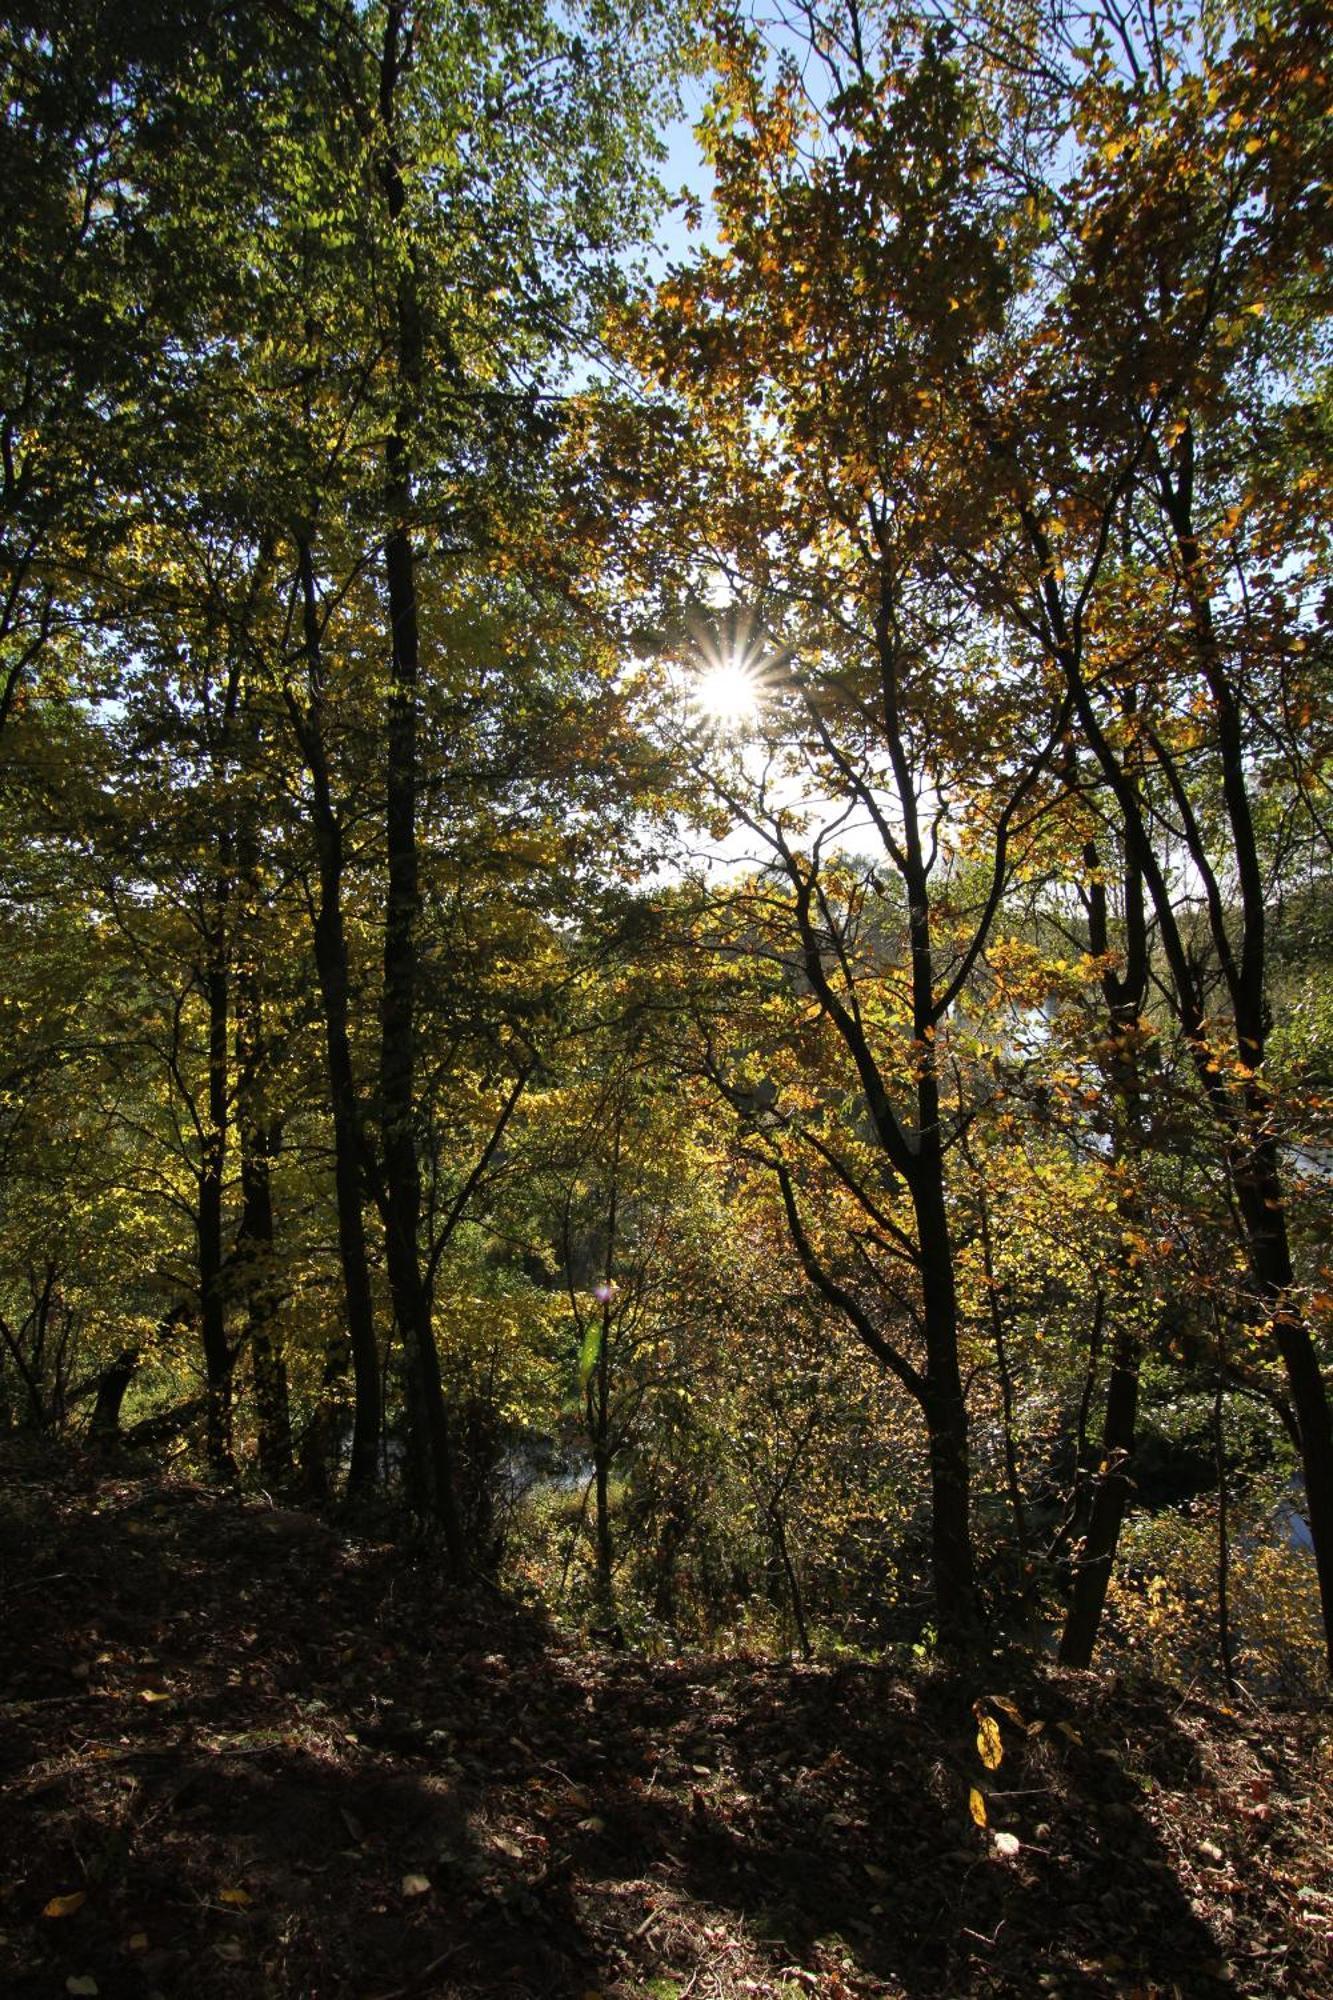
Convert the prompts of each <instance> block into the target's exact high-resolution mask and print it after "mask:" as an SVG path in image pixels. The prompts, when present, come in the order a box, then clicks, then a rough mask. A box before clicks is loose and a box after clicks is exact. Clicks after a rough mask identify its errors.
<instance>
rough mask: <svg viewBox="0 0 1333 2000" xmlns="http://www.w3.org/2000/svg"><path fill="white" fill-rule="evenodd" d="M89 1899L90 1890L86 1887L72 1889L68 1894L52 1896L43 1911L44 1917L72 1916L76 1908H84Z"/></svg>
mask: <svg viewBox="0 0 1333 2000" xmlns="http://www.w3.org/2000/svg"><path fill="white" fill-rule="evenodd" d="M87 1900H88V1891H87V1890H86V1889H75V1890H72V1891H71V1893H70V1894H69V1895H68V1896H52V1898H51V1900H50V1902H49V1903H48V1904H47V1906H46V1908H45V1909H44V1910H43V1911H42V1915H43V1916H44V1917H72V1916H73V1915H74V1912H75V1911H76V1910H81V1909H82V1908H83V1906H84V1904H85V1903H86V1902H87Z"/></svg>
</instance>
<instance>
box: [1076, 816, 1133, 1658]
mask: <svg viewBox="0 0 1333 2000" xmlns="http://www.w3.org/2000/svg"><path fill="white" fill-rule="evenodd" d="M1084 861H1085V863H1086V866H1087V874H1088V887H1087V889H1086V891H1085V900H1086V907H1087V911H1088V947H1089V950H1090V952H1091V953H1092V956H1093V957H1094V958H1099V959H1101V960H1102V961H1103V962H1104V963H1106V970H1105V971H1104V972H1103V974H1102V994H1103V997H1104V999H1105V1002H1106V1014H1107V1025H1108V1029H1109V1033H1108V1036H1107V1048H1108V1055H1107V1058H1106V1063H1105V1068H1106V1072H1107V1074H1106V1083H1107V1088H1108V1090H1109V1091H1110V1095H1111V1100H1112V1103H1113V1104H1114V1106H1115V1116H1116V1124H1117V1133H1116V1151H1117V1153H1118V1154H1121V1155H1122V1156H1123V1155H1124V1154H1128V1155H1130V1156H1131V1157H1132V1158H1134V1159H1135V1160H1137V1158H1138V1156H1139V1155H1140V1154H1141V1152H1142V1149H1143V1134H1144V1085H1145V1077H1144V1074H1143V1063H1142V1051H1141V1048H1140V1044H1139V1023H1140V1018H1141V1015H1142V1011H1143V1005H1144V1002H1145V1000H1146V999H1147V994H1148V973H1149V947H1148V925H1147V911H1146V907H1145V903H1144V885H1143V874H1142V870H1141V869H1140V868H1139V867H1138V866H1137V864H1136V863H1135V861H1134V860H1133V858H1132V856H1130V857H1126V860H1125V864H1124V871H1123V887H1124V906H1125V945H1124V970H1123V972H1122V973H1121V972H1117V971H1115V970H1114V969H1113V968H1112V966H1111V965H1110V963H1109V960H1110V956H1111V935H1110V920H1109V911H1108V903H1107V895H1106V886H1105V882H1106V878H1105V872H1104V870H1103V867H1102V861H1101V855H1100V854H1099V852H1098V849H1097V847H1096V844H1095V843H1094V842H1092V841H1089V842H1088V844H1087V846H1086V847H1085V849H1084ZM1117 1207H1118V1210H1119V1213H1120V1217H1121V1220H1122V1221H1123V1222H1124V1224H1125V1225H1126V1226H1127V1227H1128V1226H1132V1225H1133V1224H1135V1223H1136V1222H1138V1221H1139V1220H1140V1219H1141V1218H1140V1217H1139V1214H1138V1208H1137V1204H1136V1202H1135V1201H1134V1200H1133V1199H1132V1198H1131V1197H1129V1196H1128V1195H1125V1194H1122V1195H1121V1197H1120V1199H1119V1201H1118V1203H1117ZM1138 1289H1140V1288H1137V1287H1136V1291H1137V1290H1138ZM1137 1304H1138V1299H1137V1297H1136V1298H1135V1300H1134V1301H1133V1302H1132V1303H1131V1305H1130V1311H1131V1312H1132V1310H1133V1307H1134V1306H1135V1305H1137ZM1142 1352H1143V1350H1142V1343H1141V1341H1140V1339H1139V1337H1138V1335H1137V1334H1136V1333H1135V1331H1134V1330H1133V1325H1132V1321H1130V1320H1129V1319H1128V1318H1127V1317H1126V1314H1125V1312H1124V1310H1123V1309H1122V1311H1121V1312H1120V1313H1119V1314H1117V1322H1116V1329H1115V1333H1114V1335H1113V1336H1112V1342H1111V1371H1110V1375H1109V1376H1108V1378H1107V1384H1106V1413H1105V1417H1104V1419H1103V1423H1102V1453H1101V1462H1100V1466H1099V1468H1098V1470H1097V1471H1096V1473H1095V1474H1094V1475H1093V1478H1092V1481H1091V1487H1090V1495H1091V1497H1090V1504H1089V1506H1088V1509H1087V1517H1086V1521H1085V1522H1084V1524H1083V1533H1082V1536H1081V1541H1080V1546H1079V1548H1078V1550H1077V1553H1076V1556H1075V1560H1074V1570H1073V1584H1072V1591H1071V1595H1070V1601H1069V1607H1068V1610H1067V1611H1066V1613H1065V1623H1064V1630H1063V1631H1062V1633H1061V1635H1060V1647H1059V1659H1060V1663H1061V1665H1062V1666H1066V1667H1087V1666H1090V1665H1091V1663H1092V1655H1093V1649H1094V1647H1095V1646H1096V1643H1097V1634H1098V1632H1099V1631H1100V1629H1101V1622H1102V1613H1103V1611H1104V1610H1105V1608H1106V1593H1107V1591H1108V1589H1109V1588H1110V1583H1111V1573H1112V1570H1113V1569H1114V1567H1115V1556H1116V1550H1117V1548H1118V1547H1119V1545H1120V1530H1121V1527H1122V1525H1123V1523H1124V1518H1125V1511H1126V1509H1127V1507H1128V1506H1129V1503H1130V1499H1131V1496H1132V1494H1133V1490H1134V1478H1133V1461H1134V1441H1135V1431H1136V1426H1137V1421H1138V1403H1139V1367H1140V1363H1141V1361H1142Z"/></svg>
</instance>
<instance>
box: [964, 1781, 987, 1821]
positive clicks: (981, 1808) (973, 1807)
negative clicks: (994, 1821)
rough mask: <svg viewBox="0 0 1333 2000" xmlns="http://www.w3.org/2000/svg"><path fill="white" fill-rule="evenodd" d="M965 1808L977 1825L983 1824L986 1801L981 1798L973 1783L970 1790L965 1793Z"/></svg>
mask: <svg viewBox="0 0 1333 2000" xmlns="http://www.w3.org/2000/svg"><path fill="white" fill-rule="evenodd" d="M967 1809H968V1811H969V1812H970V1813H971V1815H972V1817H973V1819H974V1820H975V1821H976V1823H977V1825H978V1826H985V1824H986V1801H985V1800H984V1799H983V1798H982V1796H981V1793H980V1792H979V1791H978V1790H977V1788H976V1786H975V1785H973V1787H972V1789H971V1791H970V1792H969V1793H968V1795H967Z"/></svg>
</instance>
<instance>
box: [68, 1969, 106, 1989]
mask: <svg viewBox="0 0 1333 2000" xmlns="http://www.w3.org/2000/svg"><path fill="white" fill-rule="evenodd" d="M65 1991H66V1993H96V1992H97V1991H98V1985H97V1981H96V1980H95V1979H94V1978H93V1976H92V1974H91V1972H80V1973H74V1972H72V1973H71V1974H70V1976H69V1978H68V1979H67V1980H66V1981H65Z"/></svg>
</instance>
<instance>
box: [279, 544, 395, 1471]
mask: <svg viewBox="0 0 1333 2000" xmlns="http://www.w3.org/2000/svg"><path fill="white" fill-rule="evenodd" d="M297 561H298V567H299V577H300V588H301V613H302V632H303V644H304V651H305V666H306V701H305V703H304V704H302V703H301V702H299V701H298V700H297V699H296V697H295V696H294V694H292V693H291V691H290V690H288V691H287V696H286V700H287V709H288V714H289V715H290V717H291V721H292V726H293V729H294V731H295V734H296V738H297V741H298V743H299V744H300V747H301V754H302V757H303V758H304V761H305V766H306V770H307V771H308V772H309V774H310V787H311V825H312V829H313V832H314V836H315V853H316V857H317V862H318V868H319V896H318V902H317V904H316V908H315V920H314V947H315V973H316V977H317V978H318V981H319V994H320V1005H321V1010H322V1013H323V1026H324V1061H325V1068H326V1072H327V1076H328V1087H329V1112H330V1116H331V1118H332V1121H333V1181H334V1199H335V1204H336V1207H337V1214H338V1258H339V1263H340V1266H341V1269H342V1280H343V1310H344V1314H345V1316H346V1327H347V1336H346V1341H345V1342H344V1341H341V1340H339V1341H335V1342H334V1343H333V1346H332V1348H331V1350H330V1357H329V1366H328V1367H326V1369H325V1383H324V1388H325V1403H326V1404H327V1400H328V1394H329V1391H330V1390H331V1388H332V1387H333V1386H334V1385H335V1384H336V1383H338V1382H340V1381H341V1380H342V1378H343V1377H344V1375H345V1374H346V1367H347V1356H346V1349H347V1348H349V1347H350V1350H351V1360H352V1371H353V1378H354V1384H355V1405H354V1410H353V1417H352V1458H351V1465H350V1468H349V1470H348V1478H347V1494H348V1498H349V1499H351V1500H357V1499H360V1498H363V1497H364V1496H365V1495H366V1494H367V1493H369V1492H371V1491H373V1489H374V1487H375V1484H376V1480H377V1476H378V1469H379V1438H380V1427H381V1422H382V1410H383V1401H382V1398H383V1386H382V1382H381V1377H380V1362H379V1349H378V1344H377V1342H376V1339H375V1310H374V1301H373V1297H372V1294H371V1288H370V1261H369V1257H368V1255H367V1252H366V1228H365V1215H364V1209H363V1202H364V1197H365V1143H364V1134H363V1129H362V1119H361V1111H360V1104H359V1102H358V1097H357V1089H356V1077H355V1072H354V1070H353V1067H352V1043H351V1034H350V1025H349V1024H350V1019H351V973H350V969H349V964H348V955H347V931H346V926H345V924H344V921H343V907H342V895H343V875H344V872H345V853H344V843H343V829H342V821H341V819H340V817H339V814H338V810H337V808H336V806H335V805H334V802H333V789H332V785H331V782H330V777H329V765H328V755H327V752H326V749H325V743H324V726H323V711H324V663H323V635H322V630H321V624H320V615H319V601H318V595H317V592H316V586H315V566H314V554H313V551H312V548H311V544H310V541H309V538H308V537H306V536H299V537H298V538H297ZM328 1429H329V1422H328V1413H327V1410H322V1411H320V1412H317V1413H316V1417H315V1419H314V1422H313V1424H312V1431H313V1433H314V1435H313V1436H312V1438H311V1439H310V1440H309V1443H310V1451H309V1453H308V1454H307V1456H308V1457H309V1459H310V1463H311V1466H312V1467H313V1465H314V1462H315V1459H316V1458H317V1457H318V1458H319V1459H321V1460H322V1462H323V1463H324V1464H325V1465H326V1466H327V1459H328V1450H327V1446H328V1443H329V1440H328V1438H327V1436H326V1433H327V1431H328Z"/></svg>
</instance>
